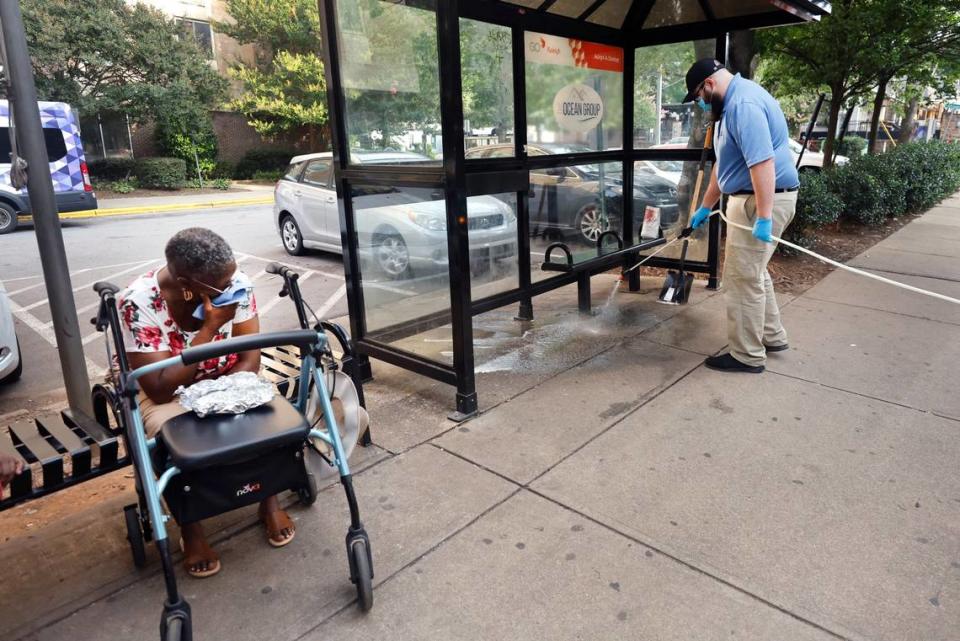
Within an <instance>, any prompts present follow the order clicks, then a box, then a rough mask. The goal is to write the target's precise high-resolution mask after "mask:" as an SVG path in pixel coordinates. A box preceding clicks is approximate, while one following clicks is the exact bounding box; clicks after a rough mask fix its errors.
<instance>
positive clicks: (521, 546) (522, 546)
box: [516, 541, 527, 550]
mask: <svg viewBox="0 0 960 641" xmlns="http://www.w3.org/2000/svg"><path fill="white" fill-rule="evenodd" d="M526 547H527V544H526V543H524V542H523V541H520V542H518V543H517V545H516V548H517V549H518V550H522V549H524V548H526Z"/></svg>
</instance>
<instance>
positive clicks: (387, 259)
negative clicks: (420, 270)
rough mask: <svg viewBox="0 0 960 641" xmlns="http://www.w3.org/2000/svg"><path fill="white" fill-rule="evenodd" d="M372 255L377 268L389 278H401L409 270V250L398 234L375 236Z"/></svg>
mask: <svg viewBox="0 0 960 641" xmlns="http://www.w3.org/2000/svg"><path fill="white" fill-rule="evenodd" d="M373 255H374V259H375V260H376V262H377V268H378V269H380V271H382V272H383V273H384V274H386V275H387V276H388V277H390V278H403V277H404V276H407V275H408V274H409V272H410V250H409V249H407V243H406V241H405V240H403V236H401V235H400V234H397V233H390V234H382V235H379V236H377V237H376V239H375V240H374V241H373Z"/></svg>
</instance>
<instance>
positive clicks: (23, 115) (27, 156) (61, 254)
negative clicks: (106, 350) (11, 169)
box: [0, 1, 93, 415]
mask: <svg viewBox="0 0 960 641" xmlns="http://www.w3.org/2000/svg"><path fill="white" fill-rule="evenodd" d="M0 23H2V30H3V33H2V35H3V41H4V44H5V49H6V55H7V60H6V65H7V68H6V69H5V70H4V71H5V73H6V74H7V78H8V80H9V86H10V87H11V90H10V96H9V99H10V113H11V115H12V116H13V121H14V123H16V136H17V141H18V143H19V149H20V150H21V155H22V157H23V159H24V160H26V161H27V174H28V178H27V191H28V193H29V194H30V208H31V210H32V213H33V227H34V231H35V233H36V236H37V245H38V247H39V250H40V260H41V263H42V265H43V280H44V283H45V284H46V288H47V297H48V299H49V301H50V313H51V317H52V318H53V331H54V333H55V335H56V338H57V352H58V353H59V355H60V366H61V369H62V370H63V381H64V385H65V386H66V390H67V400H68V402H69V403H70V408H71V409H75V410H80V411H83V412H84V413H86V414H88V415H92V414H93V410H92V405H91V401H90V379H89V377H88V375H87V367H86V359H85V358H84V356H83V343H82V342H81V335H80V323H79V321H78V320H77V307H76V304H75V303H74V300H73V287H72V284H71V282H70V270H69V267H68V266H67V254H66V250H65V249H64V246H63V234H62V233H61V231H60V218H59V216H58V214H57V203H56V200H55V199H54V195H53V182H52V180H51V177H50V165H49V164H48V162H49V161H48V159H47V148H46V143H45V142H44V138H43V126H42V124H41V122H40V110H39V109H38V107H37V89H36V87H35V86H34V84H33V71H32V69H31V66H30V53H29V51H28V49H27V36H26V34H25V33H24V30H23V18H22V16H21V14H20V3H19V2H12V1H10V2H8V1H3V2H0Z"/></svg>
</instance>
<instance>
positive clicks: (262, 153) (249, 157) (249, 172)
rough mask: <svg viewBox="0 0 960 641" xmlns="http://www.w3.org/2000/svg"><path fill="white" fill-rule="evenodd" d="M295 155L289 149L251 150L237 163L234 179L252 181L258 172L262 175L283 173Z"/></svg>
mask: <svg viewBox="0 0 960 641" xmlns="http://www.w3.org/2000/svg"><path fill="white" fill-rule="evenodd" d="M295 155H296V152H294V151H290V150H289V149H251V150H250V151H248V152H247V153H246V155H245V156H244V157H243V159H241V160H240V162H238V163H237V166H236V168H235V169H234V171H233V177H234V178H236V179H237V180H250V179H251V178H254V175H255V174H257V173H258V172H261V175H266V174H269V175H274V174H276V173H277V172H283V170H284V169H286V168H287V165H289V164H290V159H291V158H292V157H294V156H295ZM264 172H266V173H264ZM280 175H282V173H281V174H280Z"/></svg>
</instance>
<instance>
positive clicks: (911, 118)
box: [897, 96, 920, 142]
mask: <svg viewBox="0 0 960 641" xmlns="http://www.w3.org/2000/svg"><path fill="white" fill-rule="evenodd" d="M919 108H920V96H914V97H913V98H911V99H910V102H909V103H908V104H907V115H906V117H905V118H904V119H903V126H902V127H901V129H900V137H899V139H898V140H897V142H910V139H911V138H913V132H914V131H916V129H917V109H919Z"/></svg>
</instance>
